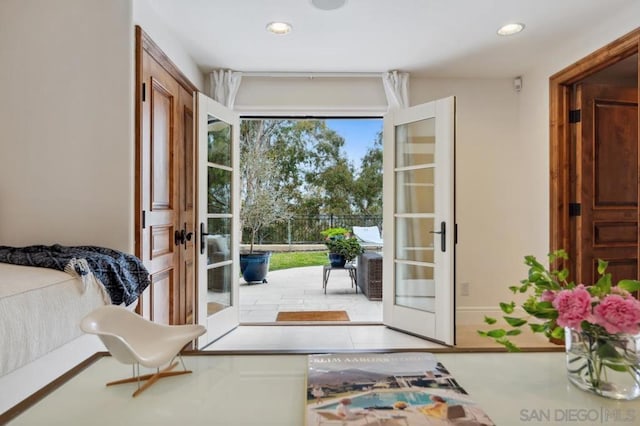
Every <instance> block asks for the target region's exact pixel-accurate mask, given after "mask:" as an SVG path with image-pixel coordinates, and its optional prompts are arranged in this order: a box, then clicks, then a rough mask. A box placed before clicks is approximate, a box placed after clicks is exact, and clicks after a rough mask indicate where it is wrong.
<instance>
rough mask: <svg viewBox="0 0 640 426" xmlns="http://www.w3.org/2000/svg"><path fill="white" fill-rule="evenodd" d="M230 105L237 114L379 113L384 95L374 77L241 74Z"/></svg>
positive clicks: (377, 80)
mask: <svg viewBox="0 0 640 426" xmlns="http://www.w3.org/2000/svg"><path fill="white" fill-rule="evenodd" d="M234 109H235V110H236V111H238V112H239V113H241V114H252V115H253V114H256V115H259V114H265V115H274V114H275V115H278V114H280V115H282V114H285V115H286V114H294V115H295V114H300V115H314V114H315V115H323V114H325V115H326V114H333V115H340V114H342V115H360V116H362V115H378V116H380V115H382V114H383V113H385V112H386V111H387V99H386V97H385V94H384V87H383V86H382V75H381V76H380V78H376V77H346V78H342V77H328V78H327V77H320V78H318V77H314V78H306V77H304V78H289V77H243V78H242V83H241V84H240V88H239V90H238V96H237V97H236V103H235V107H234Z"/></svg>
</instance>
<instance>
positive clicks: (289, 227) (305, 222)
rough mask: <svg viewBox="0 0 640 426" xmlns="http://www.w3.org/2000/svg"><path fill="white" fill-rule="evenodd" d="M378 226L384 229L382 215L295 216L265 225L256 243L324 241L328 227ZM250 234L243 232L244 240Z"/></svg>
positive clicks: (245, 240) (310, 242)
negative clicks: (324, 233)
mask: <svg viewBox="0 0 640 426" xmlns="http://www.w3.org/2000/svg"><path fill="white" fill-rule="evenodd" d="M353 226H377V227H378V228H379V229H380V230H382V215H332V214H330V215H320V216H293V217H292V218H291V219H289V220H288V221H286V222H279V223H276V224H273V225H271V226H268V227H265V228H263V229H262V230H260V232H259V233H258V235H257V236H256V240H255V243H256V244H314V243H322V242H323V241H324V239H323V237H322V234H320V232H321V231H323V230H325V229H327V228H334V227H343V228H347V229H351V228H352V227H353ZM249 241H250V234H249V232H248V231H247V230H243V232H242V242H243V243H248V242H249Z"/></svg>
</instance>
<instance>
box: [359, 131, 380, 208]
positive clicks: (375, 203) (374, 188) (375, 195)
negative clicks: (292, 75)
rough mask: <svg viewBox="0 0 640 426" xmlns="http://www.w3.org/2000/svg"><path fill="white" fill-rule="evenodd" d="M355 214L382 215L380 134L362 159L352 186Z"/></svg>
mask: <svg viewBox="0 0 640 426" xmlns="http://www.w3.org/2000/svg"><path fill="white" fill-rule="evenodd" d="M353 195H354V197H353V200H354V204H355V210H356V211H355V213H358V214H366V215H375V214H382V132H379V133H378V135H377V137H376V140H375V141H374V144H373V147H371V148H369V149H368V150H367V153H366V154H365V156H364V157H363V158H362V165H361V168H360V174H359V175H358V177H357V178H356V180H355V182H354V185H353Z"/></svg>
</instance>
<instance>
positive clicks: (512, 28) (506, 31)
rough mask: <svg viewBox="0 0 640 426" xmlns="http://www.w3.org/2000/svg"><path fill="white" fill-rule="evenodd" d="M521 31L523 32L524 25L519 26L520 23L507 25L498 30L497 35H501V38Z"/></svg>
mask: <svg viewBox="0 0 640 426" xmlns="http://www.w3.org/2000/svg"><path fill="white" fill-rule="evenodd" d="M522 30H524V24H521V23H515V24H507V25H503V26H501V27H500V28H498V35H501V36H509V35H514V34H518V33H519V32H520V31H522Z"/></svg>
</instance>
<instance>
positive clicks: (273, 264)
mask: <svg viewBox="0 0 640 426" xmlns="http://www.w3.org/2000/svg"><path fill="white" fill-rule="evenodd" d="M328 262H329V259H328V257H327V252H326V251H291V252H273V253H272V254H271V260H270V261H269V270H270V271H277V270H278V269H289V268H300V267H302V266H316V265H326V264H327V263H328Z"/></svg>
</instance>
